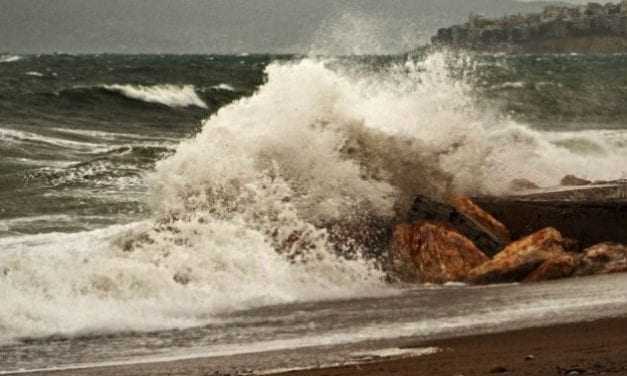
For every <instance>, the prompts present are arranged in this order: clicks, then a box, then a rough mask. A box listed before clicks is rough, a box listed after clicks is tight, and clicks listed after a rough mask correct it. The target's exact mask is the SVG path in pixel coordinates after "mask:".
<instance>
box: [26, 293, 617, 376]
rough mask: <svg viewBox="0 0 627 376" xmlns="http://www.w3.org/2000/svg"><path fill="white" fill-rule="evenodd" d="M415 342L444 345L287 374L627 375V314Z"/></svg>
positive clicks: (165, 369) (148, 368) (145, 371)
mask: <svg viewBox="0 0 627 376" xmlns="http://www.w3.org/2000/svg"><path fill="white" fill-rule="evenodd" d="M617 288H622V287H620V286H617ZM415 346H416V347H428V346H436V347H439V348H441V349H443V351H441V352H440V353H437V354H433V355H426V356H422V357H415V358H403V359H388V360H377V361H373V362H369V363H362V364H360V365H351V366H343V367H333V368H322V369H315V370H306V371H295V372H288V373H284V374H283V375H293V376H300V375H315V376H323V375H324V376H343V375H364V376H370V375H399V376H403V375H412V376H413V375H425V376H444V375H446V376H455V375H464V376H472V375H499V374H501V375H543V376H544V375H569V376H575V375H586V376H587V375H627V318H617V319H605V320H600V321H594V322H586V323H577V324H564V325H556V326H548V327H539V328H531V329H523V330H517V331H512V332H506V333H499V334H488V335H478V336H470V337H461V338H453V339H447V340H438V341H431V342H420V343H419V342H417V343H416V344H415ZM529 355H532V356H533V358H532V359H531V357H529ZM214 371H215V360H213V359H211V358H207V359H193V360H181V361H172V362H163V363H149V364H140V365H126V366H114V367H102V368H92V369H80V370H73V371H67V370H66V371H56V372H40V373H36V375H71V376H77V375H86V376H114V375H115V376H122V375H138V376H139V375H142V376H143V375H189V376H200V375H216V374H217V373H214ZM251 371H252V372H254V370H250V371H248V372H249V373H248V374H250V372H251Z"/></svg>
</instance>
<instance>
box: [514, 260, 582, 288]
mask: <svg viewBox="0 0 627 376" xmlns="http://www.w3.org/2000/svg"><path fill="white" fill-rule="evenodd" d="M578 264H579V259H578V257H577V256H576V255H575V254H571V253H566V254H563V255H558V256H555V257H553V258H550V259H548V260H546V261H545V262H543V263H542V264H541V265H540V266H539V267H538V268H537V269H536V270H534V271H533V272H531V274H529V275H528V276H527V277H526V278H525V280H524V282H540V281H550V280H553V279H560V278H568V277H570V276H572V275H573V273H574V272H575V270H576V268H577V265H578Z"/></svg>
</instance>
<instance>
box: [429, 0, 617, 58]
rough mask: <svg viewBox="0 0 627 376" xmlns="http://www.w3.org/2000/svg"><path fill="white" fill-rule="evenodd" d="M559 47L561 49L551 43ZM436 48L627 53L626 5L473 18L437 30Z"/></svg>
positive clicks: (554, 8) (553, 8)
mask: <svg viewBox="0 0 627 376" xmlns="http://www.w3.org/2000/svg"><path fill="white" fill-rule="evenodd" d="M556 41H559V42H560V43H554V42H556ZM432 44H433V45H435V46H448V47H456V48H468V49H474V50H509V51H515V50H520V51H525V50H543V49H556V48H557V49H566V50H573V51H577V50H584V51H585V50H599V51H608V52H620V51H626V50H627V0H622V1H621V2H619V3H607V4H604V5H603V4H600V3H588V4H587V5H583V6H576V7H570V6H557V5H551V6H547V7H545V8H544V11H543V12H542V13H534V14H526V15H523V14H516V15H509V16H505V17H502V18H498V19H490V18H486V17H484V16H483V15H479V14H472V15H470V16H469V18H468V21H467V22H466V23H464V24H462V25H455V26H452V27H448V28H442V29H439V30H438V32H437V35H436V36H434V37H433V38H432Z"/></svg>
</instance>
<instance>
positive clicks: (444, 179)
mask: <svg viewBox="0 0 627 376" xmlns="http://www.w3.org/2000/svg"><path fill="white" fill-rule="evenodd" d="M456 64H462V65H464V66H468V65H469V64H468V61H464V60H462V61H461V62H460V61H458V60H455V59H454V58H452V57H451V56H449V55H447V54H434V55H431V56H429V57H427V58H426V59H425V60H423V61H407V62H405V63H403V64H397V65H392V66H389V67H387V68H384V69H379V70H378V71H376V72H368V73H367V74H363V72H362V73H359V70H354V69H349V67H343V66H342V65H341V64H336V62H333V63H329V62H325V61H318V60H313V59H303V60H300V61H296V62H290V63H273V64H271V65H269V66H268V67H267V70H266V73H267V81H266V83H265V84H264V85H262V86H261V87H260V88H259V89H258V91H257V92H256V93H255V94H254V95H252V96H251V97H249V98H244V99H241V100H239V101H237V102H235V103H233V104H231V105H228V106H226V107H224V108H222V109H220V110H219V111H218V112H217V113H216V114H215V115H213V116H212V117H211V118H209V119H207V120H206V121H205V123H204V125H203V130H202V131H201V132H200V133H199V134H198V135H196V136H195V137H194V138H193V139H190V140H187V141H185V142H183V143H181V144H180V145H179V146H178V148H177V151H176V152H175V153H174V154H173V155H172V156H170V157H168V158H167V159H165V160H163V161H161V162H159V163H158V164H157V167H156V170H155V171H154V172H152V173H151V174H150V175H149V176H148V177H147V182H148V185H149V186H150V190H151V192H150V198H149V201H150V203H151V206H152V208H153V210H154V216H155V218H153V219H150V220H147V221H146V222H144V223H138V224H132V225H127V226H117V227H110V228H107V229H103V230H96V231H92V232H87V233H76V234H70V235H64V234H47V235H34V236H26V237H20V238H5V239H1V240H0V248H1V249H2V250H3V252H2V253H1V254H0V301H2V302H4V304H2V305H0V338H4V339H14V338H17V337H28V336H43V335H51V334H59V333H60V334H63V335H71V334H80V333H93V332H110V331H120V330H153V329H166V328H174V327H183V326H189V325H201V324H204V323H207V322H211V321H212V320H224V319H228V313H229V312H232V311H234V310H241V309H247V308H253V307H258V306H263V305H267V304H277V303H288V302H295V301H307V300H319V299H329V298H339V297H355V296H367V295H373V294H378V293H384V292H386V291H389V290H387V288H386V286H385V283H384V282H383V278H384V275H383V272H382V271H380V270H379V268H377V267H376V262H375V261H373V259H372V255H373V254H377V253H378V254H380V253H382V251H383V250H384V247H385V244H383V245H382V243H379V242H377V240H378V238H377V236H378V234H377V231H381V229H383V230H382V231H386V230H387V229H388V228H389V226H388V225H389V224H390V223H392V222H394V221H397V220H399V219H398V218H399V216H402V215H403V213H404V210H405V208H406V206H407V205H408V203H409V202H410V201H411V199H412V197H413V195H414V194H415V193H423V194H428V195H430V196H432V197H444V196H446V195H448V194H450V193H453V192H457V193H460V192H461V193H479V192H481V193H490V192H492V193H494V192H496V193H498V192H503V191H504V190H505V189H506V188H507V185H508V182H509V181H510V180H511V179H513V178H528V179H530V180H533V181H536V182H538V183H539V184H543V185H549V184H554V183H556V182H557V181H559V179H560V178H561V177H562V176H563V175H565V174H567V173H575V174H578V175H580V176H582V177H586V178H592V179H611V178H617V176H616V175H617V174H623V176H624V170H623V169H624V167H623V166H625V162H626V160H625V155H627V154H626V153H625V147H627V146H626V145H627V142H624V141H625V139H624V135H620V134H618V135H617V134H611V135H610V134H605V133H590V134H585V135H582V136H581V137H585V138H587V139H588V141H589V142H588V144H589V143H594V145H595V148H594V152H581V150H582V148H583V149H585V150H589V148H587V146H586V145H587V144H586V142H582V141H581V140H574V141H573V140H571V139H569V137H570V136H569V135H564V134H558V135H556V134H549V133H543V132H540V131H536V130H532V129H530V128H528V127H526V126H524V125H522V124H518V123H516V122H514V121H512V120H510V119H507V118H504V117H502V116H499V115H498V114H497V113H494V112H491V111H488V110H486V109H485V106H479V105H477V103H476V101H475V99H474V95H473V85H472V84H471V83H470V81H469V80H466V79H463V78H462V79H460V78H459V77H458V76H457V74H453V72H456V68H457V66H456ZM471 65H472V64H470V66H471ZM451 68H454V69H451ZM621 140H623V141H621ZM581 145H584V146H581ZM618 177H620V176H618ZM379 247H381V248H379ZM377 248H379V249H377ZM44 255H45V256H44Z"/></svg>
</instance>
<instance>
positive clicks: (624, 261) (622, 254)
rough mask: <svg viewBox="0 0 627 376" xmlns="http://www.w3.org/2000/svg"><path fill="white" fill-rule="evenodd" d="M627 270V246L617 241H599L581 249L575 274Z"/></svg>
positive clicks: (582, 274)
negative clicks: (581, 255) (599, 242)
mask: <svg viewBox="0 0 627 376" xmlns="http://www.w3.org/2000/svg"><path fill="white" fill-rule="evenodd" d="M626 271H627V246H625V245H623V244H617V243H601V244H597V245H595V246H593V247H590V248H588V249H586V250H584V251H583V257H582V258H581V262H580V264H579V267H578V268H577V270H576V271H575V275H577V276H585V275H592V274H610V273H619V272H626Z"/></svg>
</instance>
